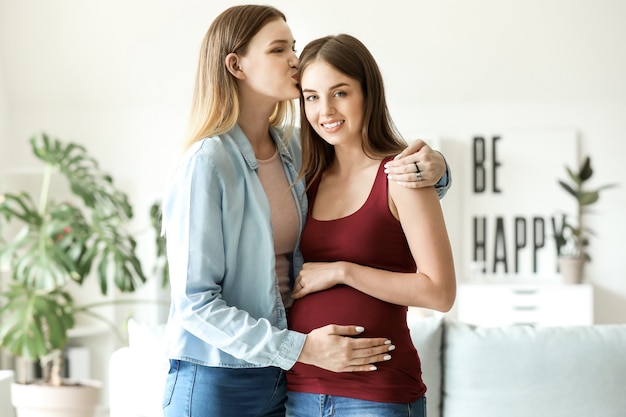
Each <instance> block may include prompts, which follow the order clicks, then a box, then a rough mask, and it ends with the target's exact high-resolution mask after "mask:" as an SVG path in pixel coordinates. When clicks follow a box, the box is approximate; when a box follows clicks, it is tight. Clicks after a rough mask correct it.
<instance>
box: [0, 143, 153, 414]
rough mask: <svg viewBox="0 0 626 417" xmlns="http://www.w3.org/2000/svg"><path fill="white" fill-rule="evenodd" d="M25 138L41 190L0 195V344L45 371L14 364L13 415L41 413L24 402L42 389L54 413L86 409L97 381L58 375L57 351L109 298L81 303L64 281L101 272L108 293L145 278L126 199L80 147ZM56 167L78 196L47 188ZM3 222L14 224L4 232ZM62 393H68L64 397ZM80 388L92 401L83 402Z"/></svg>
mask: <svg viewBox="0 0 626 417" xmlns="http://www.w3.org/2000/svg"><path fill="white" fill-rule="evenodd" d="M31 145H32V150H33V153H34V154H35V156H36V157H37V158H39V159H40V160H41V161H42V162H43V163H44V171H43V175H42V186H41V191H40V195H39V198H38V199H37V201H36V200H35V198H33V197H31V196H30V195H29V194H28V193H25V192H17V193H5V194H2V195H0V263H1V265H2V266H3V268H4V269H5V270H8V271H9V272H10V279H9V282H8V283H6V284H5V286H4V287H3V288H0V347H2V348H3V349H4V350H5V351H7V352H8V353H9V354H10V355H13V356H14V357H17V358H22V359H24V360H26V362H27V361H32V362H35V361H39V362H40V364H41V368H42V371H43V378H42V379H41V380H37V381H29V380H26V379H25V378H26V374H25V373H23V372H19V371H20V370H19V369H18V372H17V380H16V383H15V384H14V386H13V387H12V388H13V389H12V394H13V401H14V404H15V406H16V409H17V410H18V416H19V417H25V416H28V415H37V416H44V415H46V414H43V412H42V411H40V410H37V411H36V414H28V412H29V411H27V410H26V409H21V408H20V407H22V405H24V406H26V408H27V409H28V408H32V407H34V406H35V401H36V395H39V394H42V391H43V395H45V396H47V397H48V399H50V400H54V401H56V403H57V404H56V407H63V408H62V409H61V410H59V409H57V410H53V412H56V414H52V415H55V416H60V415H63V416H64V417H72V416H90V415H92V414H93V409H94V406H95V402H97V399H98V396H99V393H98V390H97V386H96V387H90V386H89V385H88V384H87V385H85V384H76V383H72V382H71V381H65V380H63V379H62V378H61V369H62V364H61V361H62V355H61V352H62V350H63V349H64V347H65V346H66V344H67V342H68V332H69V331H70V329H72V328H73V327H74V326H75V324H76V315H78V314H88V315H91V316H95V317H98V318H101V319H103V320H105V321H106V320H107V319H106V317H103V316H101V315H98V314H97V313H96V311H94V310H93V308H94V307H97V306H98V305H102V304H106V303H109V302H112V300H108V301H107V300H106V299H105V300H104V301H103V302H101V303H100V302H99V303H94V304H92V305H78V304H77V303H76V302H75V300H74V299H73V297H72V295H71V291H70V290H69V286H70V285H82V284H83V283H85V282H86V280H87V279H97V280H98V281H99V288H100V292H101V293H102V294H103V295H106V294H108V293H109V292H110V291H111V288H109V287H110V286H111V283H112V286H114V287H115V288H116V289H117V290H118V291H121V292H132V291H134V290H135V289H136V288H137V285H138V284H140V283H143V282H145V281H146V277H145V275H144V272H143V270H142V267H141V263H140V261H139V258H138V257H137V255H136V250H135V249H136V242H135V239H134V238H133V236H132V235H131V234H130V233H128V232H127V231H126V230H127V229H126V226H127V225H128V223H129V221H130V219H131V218H132V216H133V212H132V207H131V205H130V204H129V201H128V197H127V195H126V194H125V193H123V192H122V191H120V190H119V189H118V188H116V186H115V185H114V184H113V180H112V178H111V177H110V176H109V175H108V174H107V173H105V172H103V171H102V170H101V169H100V168H99V166H98V163H97V162H96V160H95V159H93V158H92V157H91V156H90V155H89V154H88V153H87V152H86V150H85V148H84V147H82V146H81V145H78V144H76V143H64V142H61V141H59V140H52V139H50V138H49V137H48V136H47V135H45V134H42V135H41V136H36V137H33V138H32V139H31ZM53 172H57V173H60V174H61V175H62V176H64V177H65V178H66V179H67V182H68V185H69V189H70V190H71V193H72V195H73V198H75V199H74V201H71V202H68V201H56V200H55V199H54V198H53V197H52V196H51V195H50V182H51V176H52V174H53ZM9 229H10V230H13V231H15V230H17V231H16V232H14V233H11V235H10V236H7V234H8V230H9ZM109 324H111V323H109ZM22 362H24V361H22ZM51 387H52V388H51ZM32 390H35V391H37V394H35V393H34V392H33V391H32ZM63 391H67V392H69V395H70V396H71V397H70V400H67V399H65V400H64V399H61V395H62V394H61V393H62V392H63ZM83 393H84V394H86V395H87V397H88V400H89V401H91V402H92V404H86V403H82V400H80V399H79V396H80V395H81V394H83ZM21 402H25V404H21ZM72 404H73V405H77V406H78V408H80V409H81V410H77V411H76V414H75V413H74V411H72V410H70V409H69V408H67V407H68V406H70V405H72ZM53 407H55V406H53Z"/></svg>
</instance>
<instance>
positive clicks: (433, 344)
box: [110, 317, 626, 417]
mask: <svg viewBox="0 0 626 417" xmlns="http://www.w3.org/2000/svg"><path fill="white" fill-rule="evenodd" d="M409 325H410V328H411V335H412V337H413V341H414V343H415V345H416V346H417V348H418V351H419V353H420V357H421V360H422V367H423V378H424V380H425V382H426V385H427V386H428V392H427V394H426V396H427V404H428V417H504V416H506V417H517V416H520V417H521V416H524V417H526V416H533V417H595V416H601V417H623V416H626V325H596V326H576V327H532V326H508V327H493V328H487V327H477V326H471V325H468V324H464V323H459V322H455V321H451V320H446V319H443V318H440V317H439V318H435V317H430V318H419V319H413V318H411V317H410V318H409ZM159 331H160V329H159ZM159 331H157V332H156V333H157V335H156V336H155V337H157V338H158V333H159ZM145 333H146V332H144V336H143V340H142V342H141V343H133V341H132V337H131V346H130V347H127V348H122V349H120V350H118V351H116V352H115V353H114V355H113V357H112V358H111V363H110V372H111V378H110V381H111V387H110V400H111V404H110V406H111V417H159V416H160V415H161V412H160V404H161V395H162V392H163V378H164V376H165V371H164V367H166V363H164V361H163V360H162V358H160V357H159V356H158V355H157V353H160V351H159V346H160V344H159V341H154V340H153V341H150V340H149V336H146V335H145ZM157 351H158V352H157ZM392 360H393V359H392ZM138 390H140V391H141V392H140V393H139V394H138V392H137V391H138Z"/></svg>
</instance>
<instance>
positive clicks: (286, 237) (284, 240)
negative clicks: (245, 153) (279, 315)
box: [257, 151, 300, 308]
mask: <svg viewBox="0 0 626 417" xmlns="http://www.w3.org/2000/svg"><path fill="white" fill-rule="evenodd" d="M257 162H258V163H259V169H258V175H259V179H260V180H261V184H262V185H263V189H264V190H265V194H266V195H267V199H268V200H269V203H270V211H271V212H272V228H273V231H274V252H275V253H276V277H277V278H278V287H279V288H280V295H281V296H282V298H283V303H284V305H285V308H288V307H290V306H291V303H292V302H293V300H292V299H291V295H290V294H291V291H290V289H289V266H290V265H289V258H288V256H287V255H289V254H291V252H293V249H294V247H295V246H296V241H297V240H298V231H299V230H300V225H299V221H298V212H297V209H296V203H295V202H294V201H293V195H292V194H291V190H290V189H289V182H288V181H287V175H286V174H285V171H284V169H283V165H282V163H281V162H280V158H279V156H278V151H276V152H275V153H274V155H273V156H272V157H271V158H269V159H265V160H262V159H258V158H257Z"/></svg>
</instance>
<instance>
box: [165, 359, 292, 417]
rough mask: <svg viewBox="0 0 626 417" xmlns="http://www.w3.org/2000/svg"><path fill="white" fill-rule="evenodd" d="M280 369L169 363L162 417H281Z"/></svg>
mask: <svg viewBox="0 0 626 417" xmlns="http://www.w3.org/2000/svg"><path fill="white" fill-rule="evenodd" d="M286 398H287V380H286V379H285V372H284V371H283V370H281V369H280V368H273V367H269V368H236V369H233V368H218V367H208V366H202V365H196V364H193V363H190V362H185V361H179V360H170V370H169V372H168V375H167V380H166V382H165V393H164V396H163V417H217V416H219V417H284V416H285V400H286Z"/></svg>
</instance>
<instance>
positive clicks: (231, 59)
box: [224, 52, 245, 80]
mask: <svg viewBox="0 0 626 417" xmlns="http://www.w3.org/2000/svg"><path fill="white" fill-rule="evenodd" d="M224 64H225V65H226V69H228V72H230V73H231V74H232V75H233V76H234V77H235V78H238V79H240V80H241V79H243V78H244V77H245V75H244V73H243V70H242V69H241V67H240V65H239V55H237V54H236V53H234V52H231V53H230V54H228V55H226V59H225V60H224Z"/></svg>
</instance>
